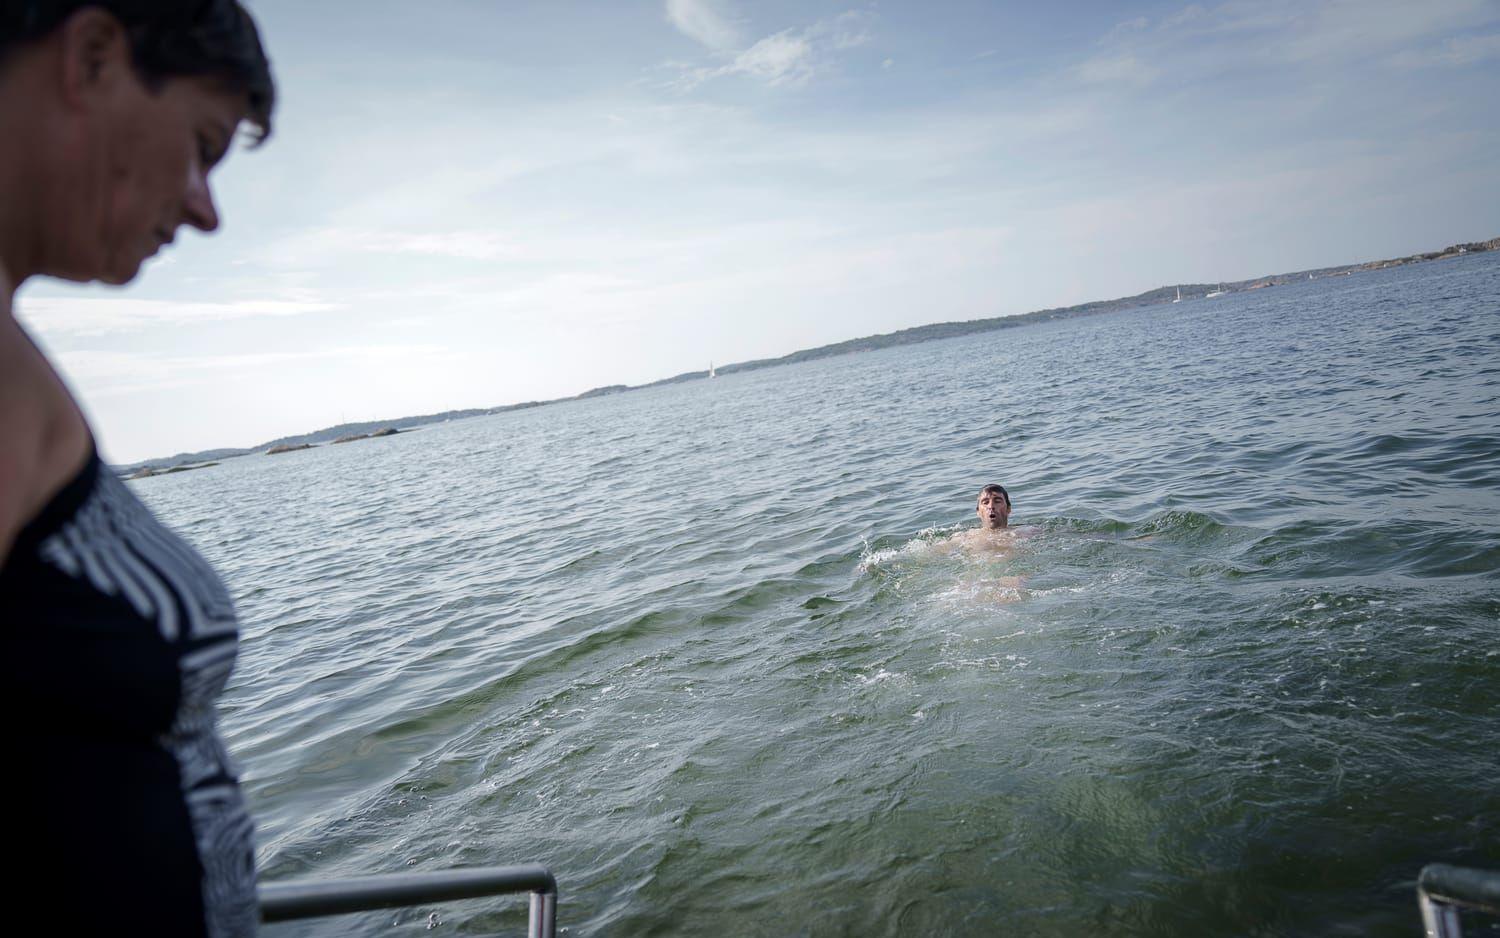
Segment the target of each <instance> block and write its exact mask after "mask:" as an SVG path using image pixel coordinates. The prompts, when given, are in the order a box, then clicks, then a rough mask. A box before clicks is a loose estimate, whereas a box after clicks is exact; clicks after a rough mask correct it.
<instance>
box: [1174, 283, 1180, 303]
mask: <svg viewBox="0 0 1500 938" xmlns="http://www.w3.org/2000/svg"><path fill="white" fill-rule="evenodd" d="M1172 302H1173V303H1181V302H1182V287H1178V288H1177V299H1175V300H1173V301H1172Z"/></svg>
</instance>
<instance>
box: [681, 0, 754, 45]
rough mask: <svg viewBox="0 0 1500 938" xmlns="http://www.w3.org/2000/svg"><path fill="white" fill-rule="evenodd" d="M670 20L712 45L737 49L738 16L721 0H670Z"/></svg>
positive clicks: (701, 40) (704, 43)
mask: <svg viewBox="0 0 1500 938" xmlns="http://www.w3.org/2000/svg"><path fill="white" fill-rule="evenodd" d="M667 20H668V21H669V22H670V23H671V24H672V25H673V26H675V27H677V30H678V31H679V32H681V33H682V34H683V35H684V36H687V37H688V38H689V39H692V40H694V41H696V42H699V43H702V44H703V45H705V46H708V47H709V48H710V49H716V50H723V49H734V48H735V47H737V46H738V45H739V42H740V30H739V23H738V20H737V18H736V17H735V16H734V14H733V11H732V10H731V8H730V7H729V5H728V4H727V3H724V2H721V0H667Z"/></svg>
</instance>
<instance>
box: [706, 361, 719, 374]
mask: <svg viewBox="0 0 1500 938" xmlns="http://www.w3.org/2000/svg"><path fill="white" fill-rule="evenodd" d="M708 376H709V377H710V378H717V377H718V376H719V373H718V372H717V371H714V363H713V362H709V363H708Z"/></svg>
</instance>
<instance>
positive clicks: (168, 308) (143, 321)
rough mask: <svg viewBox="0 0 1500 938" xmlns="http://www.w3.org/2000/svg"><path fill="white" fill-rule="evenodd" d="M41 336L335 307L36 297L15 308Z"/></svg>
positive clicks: (290, 301)
mask: <svg viewBox="0 0 1500 938" xmlns="http://www.w3.org/2000/svg"><path fill="white" fill-rule="evenodd" d="M17 305H18V307H19V308H20V311H21V313H22V314H23V315H24V316H25V318H26V319H27V321H28V322H30V323H32V324H33V325H34V326H35V327H36V329H37V330H38V331H39V332H41V333H42V334H44V335H75V336H96V335H105V334H107V333H118V332H134V331H137V330H141V329H148V328H151V327H153V326H165V325H191V324H193V323H200V322H205V321H211V320H226V319H249V318H253V317H263V316H300V315H303V314H305V313H316V312H323V311H325V310H330V309H336V308H337V305H336V304H333V303H324V302H312V301H308V300H294V299H267V300H235V301H233V302H227V303H214V302H183V301H180V300H142V299H134V298H126V297H118V298H117V297H100V296H77V297H72V296H69V297H51V296H46V297H34V298H30V299H27V300H25V301H24V302H22V303H19V304H17Z"/></svg>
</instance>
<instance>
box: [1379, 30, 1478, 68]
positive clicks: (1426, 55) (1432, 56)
mask: <svg viewBox="0 0 1500 938" xmlns="http://www.w3.org/2000/svg"><path fill="white" fill-rule="evenodd" d="M1496 57H1500V33H1496V34H1492V35H1488V36H1459V37H1457V38H1454V39H1449V40H1448V41H1446V42H1443V43H1441V44H1439V45H1437V46H1435V47H1430V48H1427V49H1420V50H1402V51H1401V52H1399V53H1397V54H1396V55H1395V56H1393V57H1392V59H1391V64H1393V65H1396V66H1398V67H1400V68H1430V67H1447V68H1464V67H1466V66H1469V65H1475V64H1478V63H1479V62H1483V61H1484V60H1486V59H1491V58H1496Z"/></svg>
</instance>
